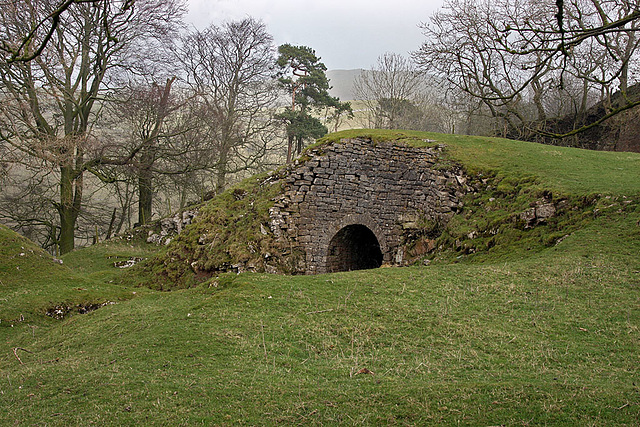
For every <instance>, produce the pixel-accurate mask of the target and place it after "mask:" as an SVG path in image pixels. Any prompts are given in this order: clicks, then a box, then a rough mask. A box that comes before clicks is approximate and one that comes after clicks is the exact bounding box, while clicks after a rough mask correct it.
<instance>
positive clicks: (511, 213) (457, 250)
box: [136, 130, 640, 290]
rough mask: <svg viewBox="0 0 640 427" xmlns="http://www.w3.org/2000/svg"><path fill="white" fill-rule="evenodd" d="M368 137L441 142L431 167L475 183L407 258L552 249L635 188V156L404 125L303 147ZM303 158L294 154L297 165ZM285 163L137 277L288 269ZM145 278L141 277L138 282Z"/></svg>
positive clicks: (631, 201) (195, 279) (293, 260)
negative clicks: (532, 215)
mask: <svg viewBox="0 0 640 427" xmlns="http://www.w3.org/2000/svg"><path fill="white" fill-rule="evenodd" d="M345 138H346V139H348V138H369V139H371V140H372V141H374V142H378V141H395V142H398V143H401V144H408V145H410V146H414V147H425V146H433V144H434V143H438V144H444V146H445V151H444V154H443V158H442V159H441V160H440V165H439V167H448V166H453V165H455V166H456V167H459V168H462V169H463V170H464V171H465V172H466V174H467V175H468V177H469V184H470V185H471V186H473V187H475V188H476V191H475V192H474V193H471V194H469V195H467V197H466V198H465V200H464V208H463V210H462V211H461V212H460V213H459V215H456V217H455V218H454V219H453V220H452V221H451V222H450V223H449V224H448V226H447V228H446V229H440V228H439V226H438V224H424V225H423V229H422V230H418V231H417V232H415V233H412V235H411V236H408V237H407V240H408V243H409V247H410V250H409V251H408V252H409V253H408V254H407V255H408V257H409V258H410V259H411V260H413V261H414V262H425V261H424V260H425V259H426V260H428V261H426V262H430V261H434V262H446V263H450V262H452V261H455V262H457V261H459V260H466V259H470V260H475V261H487V260H491V259H494V258H496V259H497V258H500V257H504V256H507V257H508V256H510V254H513V253H514V252H515V253H520V254H526V253H527V252H529V251H539V250H542V249H543V248H545V247H550V246H553V245H555V244H556V243H557V242H558V241H560V240H561V239H563V238H565V237H566V236H567V235H569V234H571V233H572V232H574V231H576V230H579V229H580V228H583V227H585V226H586V225H587V223H588V222H589V221H591V220H592V219H593V218H594V217H595V216H596V215H597V213H598V212H599V211H601V210H602V209H611V208H612V207H616V209H623V210H633V209H635V208H636V207H637V205H638V203H637V197H633V196H635V195H638V194H640V180H638V179H634V177H637V176H640V155H638V154H634V153H603V152H598V153H595V152H590V151H585V150H579V149H572V148H563V147H551V146H545V145H540V144H534V143H525V142H518V141H511V140H506V139H500V138H481V137H469V136H455V135H442V134H433V133H424V132H410V131H383V130H352V131H344V132H338V133H335V134H331V135H329V136H327V137H325V138H323V139H321V140H319V141H318V143H317V144H315V145H313V146H312V147H310V148H314V149H318V148H321V147H322V146H323V145H325V144H338V143H340V141H341V140H342V139H345ZM307 159H308V157H307V156H306V155H304V154H303V156H302V157H301V159H300V162H304V161H306V160H307ZM287 172H288V169H282V170H280V171H278V172H274V173H273V174H271V175H263V176H257V177H253V178H250V179H248V180H246V181H244V182H243V183H241V184H239V185H238V186H235V187H233V188H232V189H230V190H228V191H226V192H225V193H223V194H221V195H220V196H218V197H216V198H214V199H213V200H211V201H209V202H208V203H207V204H206V205H205V206H204V207H203V208H202V210H201V212H200V214H199V216H198V217H197V219H196V221H195V223H194V224H192V225H190V226H189V227H187V231H186V232H183V233H182V234H181V235H180V236H178V238H177V239H175V240H174V241H173V242H172V243H171V244H170V245H169V247H168V248H167V250H166V251H164V252H162V253H161V254H160V255H158V256H157V257H155V258H154V259H153V260H151V261H150V262H149V263H148V264H147V265H146V268H145V270H144V271H143V272H136V274H137V275H139V277H138V281H139V282H140V283H141V284H146V285H147V286H150V287H152V288H154V289H163V290H171V289H179V288H187V287H192V286H196V285H197V284H199V283H203V282H204V283H208V284H215V283H216V282H215V280H216V278H217V276H218V275H219V274H221V273H224V272H227V271H234V272H241V271H244V270H248V271H257V272H264V271H267V272H276V271H277V272H281V273H289V272H291V271H295V267H296V266H297V265H298V264H299V263H300V262H301V261H303V260H304V254H301V253H296V252H292V250H291V248H289V247H286V246H283V245H282V244H279V243H277V242H276V241H275V239H274V237H273V235H272V234H271V232H270V230H269V227H268V223H269V208H270V207H271V206H272V203H273V201H272V200H273V198H274V197H276V196H277V195H278V194H279V193H280V192H281V191H282V187H281V184H280V182H279V180H280V179H281V178H282V177H285V176H286V174H287ZM539 206H551V207H552V209H553V215H552V216H550V217H549V218H545V219H544V220H542V221H534V222H531V221H528V220H527V218H526V216H527V212H530V211H531V210H532V209H534V210H535V209H536V207H539ZM145 277H146V279H145Z"/></svg>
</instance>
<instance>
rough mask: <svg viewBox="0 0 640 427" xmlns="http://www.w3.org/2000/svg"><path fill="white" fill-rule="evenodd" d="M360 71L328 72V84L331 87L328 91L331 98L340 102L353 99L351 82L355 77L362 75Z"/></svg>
mask: <svg viewBox="0 0 640 427" xmlns="http://www.w3.org/2000/svg"><path fill="white" fill-rule="evenodd" d="M362 71H364V70H362V69H357V70H329V71H327V77H328V78H329V84H330V85H331V86H332V88H331V90H329V94H331V96H337V97H338V98H340V99H341V100H342V101H350V100H353V99H355V95H354V93H353V82H354V81H355V79H356V77H358V76H359V75H360V73H362Z"/></svg>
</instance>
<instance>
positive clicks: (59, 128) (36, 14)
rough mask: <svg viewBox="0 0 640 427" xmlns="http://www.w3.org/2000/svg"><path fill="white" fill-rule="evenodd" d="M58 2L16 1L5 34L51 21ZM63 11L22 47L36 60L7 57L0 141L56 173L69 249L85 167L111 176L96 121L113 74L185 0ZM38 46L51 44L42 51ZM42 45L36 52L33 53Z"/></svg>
mask: <svg viewBox="0 0 640 427" xmlns="http://www.w3.org/2000/svg"><path fill="white" fill-rule="evenodd" d="M58 6H59V2H55V1H53V0H43V1H38V2H34V3H31V2H16V3H13V5H12V7H10V8H3V9H2V11H0V26H1V27H2V28H3V34H4V36H3V39H5V40H16V39H19V38H20V37H22V35H24V34H30V33H31V32H32V27H31V23H33V22H44V21H46V20H47V19H48V18H47V17H49V16H51V13H52V11H54V10H55V8H56V7H58ZM73 6H74V7H73V8H68V9H66V11H65V13H64V14H59V15H58V22H57V24H56V25H55V27H54V29H53V32H52V33H51V34H49V32H47V33H45V34H41V33H40V32H39V31H35V32H34V33H33V35H32V36H30V37H31V40H32V41H30V42H29V43H28V46H25V48H24V49H23V50H22V52H23V55H25V58H26V57H30V56H33V58H32V59H31V60H30V61H14V62H12V63H3V64H0V82H1V83H2V84H1V86H0V96H1V97H2V99H3V103H2V105H1V106H0V141H2V144H3V145H4V148H5V149H6V150H8V151H9V152H10V153H9V156H10V158H11V160H12V161H16V162H21V161H25V162H26V161H27V160H25V159H38V161H41V162H43V165H45V166H46V167H47V168H50V169H51V171H52V172H53V173H54V175H55V178H56V180H57V184H56V187H57V189H58V191H57V194H58V197H56V199H54V200H51V203H52V205H53V207H54V208H55V210H56V211H57V214H58V218H59V227H60V230H59V236H58V237H56V243H57V244H58V245H59V247H60V252H62V253H66V252H69V251H70V250H72V249H73V247H74V245H75V239H74V237H75V229H76V221H77V219H78V216H79V215H80V213H81V210H82V207H83V190H84V175H85V172H87V171H88V172H91V173H93V174H94V175H96V176H98V177H100V178H102V179H108V178H109V177H107V176H104V175H102V173H101V172H100V170H99V169H98V168H97V166H98V165H100V163H101V161H102V159H103V157H104V154H105V152H104V147H102V146H101V140H100V138H99V137H98V134H97V133H96V132H95V128H94V125H95V123H96V120H97V118H98V112H99V110H100V108H101V106H102V105H103V104H102V102H101V101H100V98H101V96H102V94H103V92H104V91H105V89H106V85H105V84H106V83H107V80H108V76H109V75H111V73H112V72H113V71H114V70H115V69H116V68H118V67H123V66H134V65H135V64H133V63H132V62H131V61H132V60H134V59H137V58H136V56H135V55H134V53H133V52H132V51H131V50H130V49H131V47H132V46H138V47H139V46H140V43H141V41H143V40H148V39H150V38H152V37H161V38H166V37H169V35H171V34H172V33H173V32H174V31H176V30H177V29H178V24H177V23H178V22H179V18H180V16H181V14H182V12H183V8H182V2H181V1H180V0H171V1H166V0H137V1H136V2H135V7H132V2H131V1H127V0H101V1H99V2H87V3H84V2H81V3H75V4H74V5H73ZM31 46H44V47H43V48H42V50H41V51H40V52H36V51H32V50H31ZM35 53H38V54H37V55H34V54H35Z"/></svg>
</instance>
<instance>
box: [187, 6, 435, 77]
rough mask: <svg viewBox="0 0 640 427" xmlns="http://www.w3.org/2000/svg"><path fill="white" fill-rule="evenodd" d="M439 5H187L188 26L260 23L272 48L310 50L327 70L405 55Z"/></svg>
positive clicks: (419, 40)
mask: <svg viewBox="0 0 640 427" xmlns="http://www.w3.org/2000/svg"><path fill="white" fill-rule="evenodd" d="M442 2H443V0H395V1H394V0H263V1H260V0H188V3H189V13H188V15H187V16H186V20H187V22H188V23H190V24H192V25H194V26H195V27H196V28H198V29H202V28H204V27H206V26H208V25H209V24H211V23H213V24H216V25H219V24H221V23H222V22H224V21H229V20H237V19H242V18H245V17H247V16H251V17H253V18H255V19H261V20H262V21H263V22H264V23H265V24H266V26H267V30H268V31H269V33H270V34H271V35H272V36H273V38H274V41H275V43H276V45H281V44H283V43H289V44H293V45H304V46H309V47H311V48H312V49H314V50H315V51H316V54H317V55H318V56H320V57H321V58H322V62H324V64H325V65H326V66H327V68H328V69H329V70H339V69H342V70H345V69H356V68H365V69H366V68H371V66H373V65H374V64H375V63H376V60H377V58H378V57H379V56H380V55H382V54H383V53H385V52H393V53H398V54H402V55H408V53H409V52H411V51H414V50H417V49H418V48H419V47H420V44H421V43H422V41H423V40H424V37H423V36H422V33H421V30H420V29H419V28H418V25H419V24H420V23H421V22H426V21H428V19H429V17H430V16H431V14H432V13H433V12H434V11H435V10H437V9H438V8H439V7H440V6H441V5H442Z"/></svg>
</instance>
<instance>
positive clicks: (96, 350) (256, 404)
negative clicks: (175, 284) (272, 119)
mask: <svg viewBox="0 0 640 427" xmlns="http://www.w3.org/2000/svg"><path fill="white" fill-rule="evenodd" d="M385 134H386V135H387V136H386V137H389V133H385ZM406 135H407V134H406V133H404V134H402V136H400V137H399V138H406ZM419 136H420V138H423V139H436V138H442V139H446V138H449V137H447V136H441V135H440V136H431V137H426V136H425V135H424V134H420V135H419ZM420 138H413V140H414V141H415V143H419V141H418V140H419V139H420ZM450 138H457V137H450ZM495 143H496V144H505V146H511V147H512V151H513V152H512V153H510V154H502V153H499V154H496V155H489V154H486V153H476V154H475V155H473V154H472V153H473V152H474V150H481V149H482V147H483V143H482V142H481V141H480V140H476V139H473V138H472V139H469V140H466V139H464V138H463V139H462V141H460V143H459V144H458V145H455V147H454V144H450V145H449V146H448V147H449V148H448V150H450V152H451V153H452V155H454V156H456V159H461V158H462V156H464V155H468V156H470V157H472V160H470V161H469V162H470V164H469V165H467V166H468V167H469V168H471V167H475V166H477V167H478V168H479V169H480V166H482V157H483V156H487V158H491V159H493V160H491V161H494V162H495V164H492V165H490V166H491V167H486V168H484V169H482V173H485V174H487V176H489V175H491V176H494V177H500V181H499V182H500V183H502V186H503V187H504V188H507V189H511V190H509V191H513V192H512V193H509V192H508V191H507V192H505V193H504V194H505V195H504V198H505V199H506V198H508V194H512V195H515V197H516V198H518V197H520V198H525V195H526V194H535V193H536V192H537V191H538V190H542V189H551V190H553V191H558V192H563V194H564V196H567V197H576V198H579V197H582V196H585V195H587V194H591V193H594V192H602V193H606V194H608V195H609V198H608V199H607V198H606V196H605V197H602V198H599V199H598V201H597V202H595V203H596V204H595V205H594V204H589V205H588V206H585V207H583V208H580V209H582V210H580V211H579V212H578V213H576V215H578V216H579V218H578V216H577V217H576V218H578V220H579V227H576V228H575V229H573V230H572V232H571V233H570V235H569V236H568V237H566V238H564V239H562V240H561V241H559V242H556V243H554V244H553V245H552V246H544V245H543V246H539V247H538V248H537V250H535V251H527V250H526V248H525V247H524V246H523V245H522V244H521V242H522V240H518V241H514V242H513V243H512V246H511V248H513V249H514V250H513V251H511V252H510V251H509V246H508V242H503V243H502V245H507V246H506V248H505V249H504V250H503V251H501V252H496V253H493V252H491V251H489V252H487V253H486V255H485V256H484V258H483V262H482V263H478V262H476V263H468V262H462V263H457V264H449V263H444V262H443V263H439V264H435V265H431V266H429V267H410V268H389V269H377V270H369V271H359V272H352V273H338V274H331V275H319V276H297V277H287V276H275V275H266V274H249V273H245V274H241V275H235V274H227V275H223V276H221V277H220V278H219V279H218V280H217V281H215V282H208V283H206V284H201V285H199V286H198V287H195V288H191V289H185V290H179V291H174V292H156V291H151V290H143V289H141V288H131V287H127V286H125V285H120V286H115V285H113V284H112V283H109V282H110V281H115V282H117V280H116V278H117V277H118V276H119V275H120V273H121V272H120V271H119V270H118V269H115V268H113V266H112V265H111V259H112V258H110V257H112V256H114V254H115V255H116V256H117V255H118V254H124V255H126V256H132V255H134V254H136V253H139V252H138V249H135V248H131V247H127V246H118V247H117V248H116V247H111V246H108V245H104V244H103V245H99V246H95V247H92V248H90V249H89V250H81V251H77V252H74V253H73V254H70V255H69V256H68V257H67V258H66V259H65V264H64V265H63V266H61V265H58V264H54V263H53V262H52V261H50V260H49V261H47V262H50V263H51V264H50V265H49V264H46V265H45V266H44V267H41V271H42V272H46V275H47V276H49V277H47V278H46V280H45V278H44V277H39V274H38V272H37V268H33V269H32V270H29V271H30V273H29V274H28V275H27V276H24V277H23V276H21V275H18V274H14V273H13V269H14V268H15V267H21V268H24V269H25V270H26V269H27V268H28V267H29V266H31V265H32V264H31V263H32V262H34V261H39V260H38V259H36V258H34V259H32V260H29V262H25V263H24V264H23V263H22V260H23V259H24V257H25V256H26V255H25V256H22V257H21V256H20V255H19V254H20V253H21V252H18V253H17V256H16V254H15V252H16V250H18V249H19V250H20V251H22V247H25V248H28V246H25V244H28V242H26V241H24V240H15V239H19V238H18V237H16V236H15V235H14V234H11V233H8V232H6V231H4V233H5V234H2V235H0V238H1V239H2V242H3V243H4V242H5V241H7V240H9V241H11V242H12V243H11V245H13V246H12V248H13V249H11V250H10V251H7V252H2V256H1V257H0V281H2V286H3V288H2V293H0V298H5V299H6V300H8V301H2V303H3V304H2V305H0V313H4V312H5V307H6V306H5V305H4V303H5V302H9V301H12V302H11V304H12V307H13V308H12V309H11V310H13V311H12V312H15V313H18V312H21V311H24V312H27V310H31V309H30V295H31V296H33V300H34V301H35V302H36V303H37V305H42V306H46V303H45V302H48V301H54V300H55V301H60V300H64V299H65V298H69V297H68V295H73V292H72V291H73V289H74V287H82V288H85V289H88V292H89V295H87V297H92V296H93V297H96V298H98V297H99V296H100V295H103V296H107V295H108V297H109V298H112V297H114V296H117V295H122V296H123V300H121V301H120V302H119V303H118V304H115V305H107V306H105V307H103V308H100V309H98V310H96V311H93V312H91V313H88V314H86V315H72V316H68V317H65V318H64V319H63V320H59V321H56V320H48V321H45V320H42V319H43V318H44V316H43V315H42V314H41V312H39V311H38V310H32V311H31V312H32V313H33V315H31V316H32V317H31V318H29V319H27V321H22V322H20V321H13V322H12V324H13V327H0V343H1V347H0V396H2V398H1V399H0V425H12V424H14V425H31V424H42V425H80V424H82V425H86V424H103V425H104V424H108V425H130V424H134V423H138V424H145V425H168V424H171V425H198V424H202V425H212V424H214V425H236V424H240V425H274V424H301V423H305V424H313V425H321V424H322V425H325V424H329V425H331V424H339V423H341V424H365V425H379V424H397V425H452V424H464V425H541V424H551V425H612V426H614V425H615V426H617V425H637V423H638V419H640V382H639V378H640V375H639V374H640V372H639V365H638V348H640V259H639V257H638V254H639V253H640V226H639V223H640V208H639V207H638V204H637V200H636V199H637V198H638V197H639V196H640V191H638V187H637V182H636V181H637V177H638V176H639V174H638V173H637V172H638V169H637V167H638V166H637V158H638V157H634V155H629V159H628V160H625V158H626V157H624V156H625V155H621V156H623V157H621V158H620V159H621V160H620V162H621V164H622V165H623V167H624V168H625V171H626V172H625V173H626V174H630V176H624V175H625V173H620V175H619V176H618V177H617V178H615V177H614V176H613V175H612V174H608V173H607V172H606V171H605V172H602V171H600V170H599V168H598V163H600V164H606V162H607V161H608V160H601V162H598V161H597V157H598V156H595V157H594V159H595V160H592V159H591V157H590V156H591V154H589V155H587V154H583V153H582V152H578V151H574V150H566V149H559V150H560V152H562V153H563V155H564V154H565V153H567V155H566V156H565V157H567V158H569V157H570V158H572V159H574V160H565V162H564V163H562V164H563V169H562V170H558V171H557V175H553V169H552V168H551V169H550V168H549V167H548V166H547V165H536V164H535V163H536V161H535V158H536V157H535V148H536V147H538V150H540V151H544V150H547V149H549V148H550V149H553V150H556V149H558V148H557V147H546V146H532V147H529V146H523V148H522V150H523V151H522V153H520V154H518V153H517V150H518V147H519V145H518V144H515V143H514V144H513V145H510V144H511V143H510V142H508V141H502V140H497V141H496V142H495ZM456 150H458V151H456ZM529 150H531V154H530V155H529V154H526V153H527V151H529ZM565 150H566V151H565ZM465 153H466V154H465ZM569 154H570V156H569ZM597 154H604V155H605V157H606V156H609V153H597ZM544 156H545V154H540V156H539V158H540V159H541V162H540V163H542V160H545V161H546V157H544ZM551 156H552V157H553V155H551ZM514 158H522V159H528V160H526V162H528V163H532V165H531V169H529V166H527V165H526V164H524V163H523V164H522V165H521V164H516V163H512V162H513V159H514ZM487 161H489V160H487ZM611 161H612V162H613V160H611ZM473 162H476V163H473ZM472 163H473V164H472ZM614 163H615V162H614ZM580 164H581V165H582V167H583V168H584V169H580ZM474 165H475V166H474ZM510 168H511V169H510ZM545 170H548V172H545ZM545 173H548V174H549V176H546V175H545ZM616 173H617V172H616ZM532 176H533V177H534V178H530V177H532ZM572 176H576V177H578V178H579V179H576V180H572V178H571V177H572ZM598 176H600V177H601V180H602V181H609V182H608V183H606V182H605V183H598V184H597V185H598V187H597V189H593V188H591V187H589V186H588V185H587V184H585V183H586V182H593V183H596V182H597V181H598V179H596V178H597V177H598ZM505 180H507V182H506V183H505V182H503V181H505ZM526 183H529V184H530V185H525V184H526ZM594 185H595V184H594ZM538 187H539V188H538ZM491 191H497V188H495V189H493V190H491ZM528 191H530V192H532V193H527V192H528ZM479 199H480V200H481V203H480V204H478V206H480V205H485V204H486V202H487V201H486V200H484V196H480V197H479ZM627 202H629V203H627ZM474 203H475V202H474ZM514 203H519V202H514ZM596 210H597V211H596ZM492 212H497V210H496V211H492ZM474 218H475V216H474V215H469V222H465V223H463V224H458V226H459V227H463V226H465V227H466V226H468V227H470V225H469V224H471V223H472V221H473V220H474ZM545 227H546V226H545ZM537 228H538V229H539V230H544V229H543V228H539V227H537ZM0 230H2V229H0ZM523 233H524V231H523ZM11 239H13V240H11ZM2 247H3V248H4V245H3V246H2ZM33 250H34V256H39V255H37V254H35V253H36V249H35V248H33ZM40 255H41V256H42V257H43V258H46V257H45V255H43V254H40ZM124 255H123V256H124ZM143 255H144V253H143ZM146 255H147V256H148V253H147V254H146ZM476 256H477V255H476ZM471 258H473V257H470V258H469V259H471ZM462 260H464V258H463V259H462ZM18 262H20V264H17V263H18ZM45 267H46V269H45ZM29 268H30V267H29ZM16 271H17V270H16ZM47 283H48V284H47ZM128 283H131V281H129V282H128ZM89 284H91V285H92V286H93V287H89V286H88V285H89ZM41 286H44V287H45V288H46V290H45V291H43V293H42V294H40V293H38V292H37V290H38V288H39V287H41ZM20 288H23V291H24V294H23V296H20V298H18V297H16V296H15V294H16V293H18V290H19V289H20ZM58 288H59V289H58ZM76 292H77V291H76ZM133 292H136V294H135V298H130V296H133ZM58 294H59V295H60V296H58ZM7 295H9V297H7ZM126 295H128V297H126V298H125V296H126ZM127 298H128V299H127ZM74 301H78V299H74ZM38 313H40V315H39V316H40V318H38V317H37V316H38ZM3 316H4V317H2V318H3V319H4V318H5V317H11V316H5V315H3ZM39 319H40V320H39ZM5 323H6V322H5V321H4V320H3V322H2V323H1V324H0V325H5ZM5 326H6V325H5ZM33 326H37V327H35V328H34V327H33Z"/></svg>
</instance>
